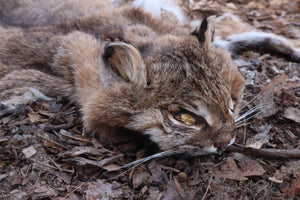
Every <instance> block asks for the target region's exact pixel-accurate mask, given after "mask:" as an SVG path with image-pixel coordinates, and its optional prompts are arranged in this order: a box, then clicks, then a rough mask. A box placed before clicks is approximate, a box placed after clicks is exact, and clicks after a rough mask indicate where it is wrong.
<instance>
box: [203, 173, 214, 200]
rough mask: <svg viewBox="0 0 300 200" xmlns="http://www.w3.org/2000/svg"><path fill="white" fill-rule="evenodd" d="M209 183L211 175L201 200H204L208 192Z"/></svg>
mask: <svg viewBox="0 0 300 200" xmlns="http://www.w3.org/2000/svg"><path fill="white" fill-rule="evenodd" d="M211 181H212V175H211V176H210V178H209V181H208V185H207V188H206V190H205V193H204V195H203V197H202V200H205V199H206V196H207V193H208V190H209V188H210V184H211Z"/></svg>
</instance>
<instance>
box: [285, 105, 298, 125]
mask: <svg viewBox="0 0 300 200" xmlns="http://www.w3.org/2000/svg"><path fill="white" fill-rule="evenodd" d="M283 116H284V117H285V118H287V119H290V120H293V121H295V122H297V123H300V109H299V108H295V107H288V108H286V109H285V110H284V114H283Z"/></svg>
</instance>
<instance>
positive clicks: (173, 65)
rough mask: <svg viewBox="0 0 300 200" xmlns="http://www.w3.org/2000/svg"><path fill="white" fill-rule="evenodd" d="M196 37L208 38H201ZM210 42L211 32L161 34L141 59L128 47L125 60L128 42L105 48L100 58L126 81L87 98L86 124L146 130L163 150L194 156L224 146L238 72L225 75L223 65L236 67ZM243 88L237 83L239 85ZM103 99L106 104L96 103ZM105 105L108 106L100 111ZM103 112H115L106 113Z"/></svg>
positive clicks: (227, 140) (229, 136)
mask: <svg viewBox="0 0 300 200" xmlns="http://www.w3.org/2000/svg"><path fill="white" fill-rule="evenodd" d="M201 31H202V33H207V32H208V31H209V30H207V27H205V30H201V29H200V30H199V33H198V34H200V33H201ZM198 37H206V38H204V39H203V40H202V42H201V40H199V38H198ZM210 42H211V37H210V35H209V34H206V35H202V36H201V35H198V36H194V35H189V36H186V37H183V38H178V37H174V36H164V37H162V38H159V39H157V40H156V41H154V43H153V46H157V48H154V49H152V52H151V53H148V56H146V57H144V59H142V58H141V56H140V52H138V51H137V50H136V49H134V47H132V46H130V48H132V49H131V50H129V53H128V52H127V53H128V54H129V55H130V56H129V57H130V58H128V59H124V58H126V54H127V53H125V52H124V48H127V47H125V46H126V45H125V46H124V48H120V49H118V48H119V47H117V46H118V45H121V46H122V44H118V45H116V46H114V49H113V51H112V49H110V50H109V51H110V52H108V53H107V50H104V51H105V52H106V53H104V57H103V58H104V60H107V62H106V63H109V65H110V66H111V67H112V68H113V69H114V71H116V72H117V74H119V75H120V76H121V77H123V79H124V80H125V82H126V83H124V81H123V82H122V81H121V82H120V83H119V84H116V85H114V88H115V91H114V89H112V88H111V87H110V91H109V92H108V93H106V94H105V95H104V96H106V97H109V98H108V99H106V100H103V93H101V96H102V97H100V95H95V97H94V98H93V99H92V100H90V101H89V102H92V104H91V105H90V106H89V107H88V108H90V109H89V110H88V111H87V114H86V115H85V116H89V117H88V118H86V120H85V122H86V127H93V128H92V129H91V130H95V129H97V131H96V132H101V130H100V129H99V126H98V127H97V124H96V123H97V122H99V121H100V120H102V121H103V119H106V120H107V121H106V123H105V124H110V123H111V126H115V125H117V126H120V125H121V126H122V127H125V128H127V129H130V130H134V131H138V132H142V133H144V134H146V135H149V136H150V138H151V140H152V141H154V142H156V143H157V144H158V146H159V147H160V149H161V150H170V149H176V150H177V151H178V152H189V153H190V154H194V155H197V153H198V152H200V151H201V152H203V151H206V152H207V153H211V152H217V151H222V150H224V148H225V147H227V146H228V145H229V144H231V143H233V141H234V138H235V133H234V129H235V126H234V115H233V101H232V97H231V94H232V91H231V83H232V80H233V78H235V77H236V76H232V77H231V76H229V77H226V78H224V77H223V73H224V72H225V71H226V69H227V71H226V74H227V75H228V73H229V74H230V72H231V71H230V70H231V69H232V71H234V69H236V68H235V66H234V65H233V63H232V61H231V58H230V56H229V55H228V54H227V53H226V52H224V51H223V50H221V49H218V48H216V49H214V48H212V47H211V46H210ZM127 50H128V49H127ZM130 51H131V52H130ZM116 54H120V55H122V56H117V55H116ZM215 56H216V57H217V59H216V57H215ZM121 58H122V59H121ZM130 59H133V61H134V62H135V63H132V62H133V61H130ZM124 60H127V61H126V63H127V64H128V63H130V64H129V68H130V70H131V72H130V73H129V74H128V71H123V70H124V66H125V65H127V64H125V63H124ZM119 64H120V66H121V67H119V66H118V65H119ZM224 65H226V66H224ZM129 68H127V70H128V69H129ZM229 69H230V70H229ZM232 74H233V73H232ZM239 76H240V75H239ZM242 89H243V86H242V85H240V87H239V88H238V90H242ZM235 92H236V91H235ZM238 92H239V91H238ZM101 98H102V100H99V99H101ZM101 102H105V103H108V102H109V103H108V104H106V105H103V106H100V105H101V104H102V103H101ZM108 105H109V109H108V110H107V111H103V108H104V107H105V108H108ZM99 106H100V107H99ZM97 107H98V108H99V109H98V108H97ZM112 108H115V109H112ZM97 110H98V112H97ZM103 112H104V113H110V114H111V113H114V115H113V116H107V114H105V116H104V115H103ZM91 116H94V117H92V118H91ZM121 116H122V117H121ZM112 121H113V122H114V123H115V122H117V124H112ZM98 125H99V123H98ZM101 128H102V127H101Z"/></svg>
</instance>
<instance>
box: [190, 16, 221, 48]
mask: <svg viewBox="0 0 300 200" xmlns="http://www.w3.org/2000/svg"><path fill="white" fill-rule="evenodd" d="M215 20H216V16H214V15H212V16H209V17H205V18H204V19H203V20H202V22H201V25H200V27H199V28H198V29H196V30H195V31H194V32H192V33H191V35H194V36H196V37H197V38H198V40H199V42H200V43H201V45H203V46H204V47H205V48H206V49H210V48H211V43H212V41H213V38H214V32H215V30H214V24H215Z"/></svg>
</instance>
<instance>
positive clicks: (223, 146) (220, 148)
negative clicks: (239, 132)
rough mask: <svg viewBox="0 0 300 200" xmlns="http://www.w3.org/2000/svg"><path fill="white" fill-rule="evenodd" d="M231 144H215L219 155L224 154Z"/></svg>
mask: <svg viewBox="0 0 300 200" xmlns="http://www.w3.org/2000/svg"><path fill="white" fill-rule="evenodd" d="M228 144H229V143H227V142H219V143H216V144H215V147H216V148H217V152H218V153H222V152H223V151H224V150H225V149H226V147H227V146H228Z"/></svg>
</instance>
